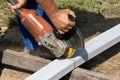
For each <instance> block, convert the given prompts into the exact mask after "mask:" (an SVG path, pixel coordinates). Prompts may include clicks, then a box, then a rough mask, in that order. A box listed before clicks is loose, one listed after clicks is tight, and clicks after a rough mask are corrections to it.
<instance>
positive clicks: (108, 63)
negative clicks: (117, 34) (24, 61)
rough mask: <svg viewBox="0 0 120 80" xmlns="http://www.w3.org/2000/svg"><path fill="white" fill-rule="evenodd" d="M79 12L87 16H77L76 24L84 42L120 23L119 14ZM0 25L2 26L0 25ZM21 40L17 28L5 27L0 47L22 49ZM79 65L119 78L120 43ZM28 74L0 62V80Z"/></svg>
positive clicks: (19, 79)
mask: <svg viewBox="0 0 120 80" xmlns="http://www.w3.org/2000/svg"><path fill="white" fill-rule="evenodd" d="M81 14H86V15H87V16H81V17H79V18H78V19H77V24H76V25H77V26H78V27H79V28H80V30H81V32H82V33H83V36H84V38H85V42H86V41H88V40H90V39H91V38H94V37H96V36H97V35H99V34H100V33H102V32H104V31H106V30H108V29H110V28H112V27H113V26H115V25H117V24H119V23H120V16H119V17H118V16H117V17H116V16H107V17H109V18H105V17H104V16H103V15H101V14H95V13H92V12H81ZM79 19H80V20H79ZM0 22H1V20H0ZM0 27H2V26H1V25H0ZM3 27H4V26H3ZM3 30H4V28H3ZM5 30H6V29H5ZM18 35H19V36H18ZM6 38H7V39H6ZM21 42H22V39H21V37H20V33H19V30H18V28H12V29H7V31H5V36H4V39H1V38H0V48H2V49H12V50H16V51H23V49H24V46H23V44H22V43H21ZM80 67H82V68H85V69H89V70H92V71H96V72H101V73H105V74H108V75H111V76H113V77H116V78H120V43H118V44H117V45H115V46H113V47H111V48H110V49H108V50H106V51H104V52H103V53H101V54H100V55H98V56H96V57H95V58H93V59H92V60H90V61H88V62H86V63H85V64H83V65H82V66H80ZM29 75H31V73H28V72H23V71H21V70H19V69H15V68H13V67H10V66H7V65H3V64H0V80H23V79H24V78H26V77H28V76H29Z"/></svg>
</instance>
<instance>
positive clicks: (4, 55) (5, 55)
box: [0, 49, 51, 71]
mask: <svg viewBox="0 0 120 80" xmlns="http://www.w3.org/2000/svg"><path fill="white" fill-rule="evenodd" d="M0 60H1V63H3V64H7V65H10V66H14V67H17V68H21V69H25V70H29V71H37V70H38V69H40V68H42V67H43V66H45V65H46V64H48V63H50V62H51V61H50V60H46V59H44V58H40V57H37V56H32V55H29V54H25V53H21V52H16V51H13V50H9V49H7V50H5V51H0Z"/></svg>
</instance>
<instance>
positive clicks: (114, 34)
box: [25, 24, 120, 80]
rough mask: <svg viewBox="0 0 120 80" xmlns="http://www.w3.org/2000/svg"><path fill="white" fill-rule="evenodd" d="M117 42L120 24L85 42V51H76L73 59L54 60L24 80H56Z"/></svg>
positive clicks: (119, 38) (119, 39)
mask: <svg viewBox="0 0 120 80" xmlns="http://www.w3.org/2000/svg"><path fill="white" fill-rule="evenodd" d="M118 42H120V24H118V25H117V26H115V27H113V28H111V29H110V30H108V31H106V32H104V33H102V34H101V35H99V36H97V37H95V38H93V39H91V40H90V41H88V42H86V43H85V49H82V50H79V49H77V51H76V54H75V55H74V57H73V58H70V59H56V60H54V61H53V62H51V63H49V64H48V65H46V66H45V67H44V68H42V69H40V70H38V71H37V72H35V73H34V74H32V75H31V76H29V77H28V78H26V79H25V80H58V79H60V78H61V77H63V76H64V75H66V74H67V73H69V72H70V71H72V70H73V69H74V68H76V67H77V66H79V65H81V64H83V63H85V62H86V61H88V60H89V59H91V58H93V57H94V56H96V55H98V54H100V53H101V52H103V51H105V50H106V49H108V48H110V47H111V46H113V45H115V44H117V43H118ZM68 63H69V64H68ZM73 63H74V64H73ZM65 64H68V65H65ZM70 64H71V65H70ZM57 65H59V66H57ZM64 65H65V66H64ZM73 66H74V67H73ZM61 67H62V68H61ZM48 73H49V74H50V75H48Z"/></svg>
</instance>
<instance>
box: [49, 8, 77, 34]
mask: <svg viewBox="0 0 120 80" xmlns="http://www.w3.org/2000/svg"><path fill="white" fill-rule="evenodd" d="M69 15H72V16H73V17H75V18H76V16H75V13H74V12H73V11H72V10H69V9H60V10H58V11H56V12H55V13H53V14H52V15H51V16H50V19H51V21H52V23H53V25H54V26H55V27H56V29H57V30H58V32H59V33H60V34H64V33H66V32H68V31H69V30H71V29H72V27H73V26H75V21H74V22H73V21H70V19H69Z"/></svg>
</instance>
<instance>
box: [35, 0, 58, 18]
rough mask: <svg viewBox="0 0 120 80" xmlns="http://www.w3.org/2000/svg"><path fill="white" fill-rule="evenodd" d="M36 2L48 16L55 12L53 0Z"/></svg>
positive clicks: (38, 0)
mask: <svg viewBox="0 0 120 80" xmlns="http://www.w3.org/2000/svg"><path fill="white" fill-rule="evenodd" d="M36 1H37V2H38V4H40V6H41V7H42V8H43V9H44V11H45V12H46V14H47V15H48V17H51V16H52V14H53V13H56V12H57V10H58V8H57V6H56V4H55V2H54V0H36Z"/></svg>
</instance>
